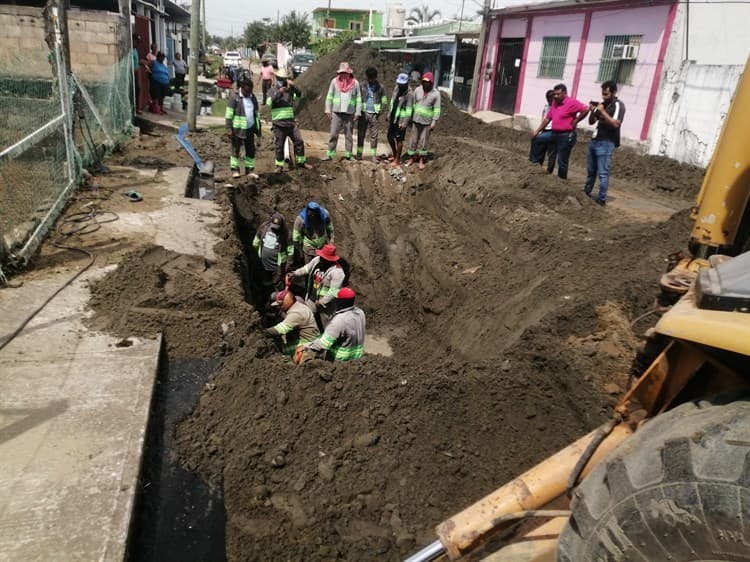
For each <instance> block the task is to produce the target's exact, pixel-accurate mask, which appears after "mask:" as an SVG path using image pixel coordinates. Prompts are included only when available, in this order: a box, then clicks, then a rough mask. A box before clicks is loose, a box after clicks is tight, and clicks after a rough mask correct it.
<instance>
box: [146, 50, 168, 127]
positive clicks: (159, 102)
mask: <svg viewBox="0 0 750 562" xmlns="http://www.w3.org/2000/svg"><path fill="white" fill-rule="evenodd" d="M164 58H165V57H164V53H161V52H160V53H158V54H157V55H156V59H155V60H153V61H151V108H150V111H151V113H158V114H159V115H166V113H167V112H166V111H164V105H163V104H164V96H166V95H167V90H169V68H167V65H166V64H164Z"/></svg>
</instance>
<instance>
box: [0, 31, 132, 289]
mask: <svg viewBox="0 0 750 562" xmlns="http://www.w3.org/2000/svg"><path fill="white" fill-rule="evenodd" d="M54 24H55V22H54V20H53V21H52V22H51V24H50V31H49V32H48V35H47V45H51V48H48V47H47V46H46V45H44V43H42V45H44V48H43V49H42V50H41V51H38V50H28V51H20V52H17V53H14V54H13V55H12V57H4V58H3V60H2V61H1V62H0V282H2V281H3V278H4V275H3V269H5V270H6V271H7V270H8V269H10V268H15V267H19V266H22V265H23V264H25V263H26V262H27V261H28V259H29V257H30V256H31V255H32V254H33V253H34V252H35V251H36V249H37V248H38V247H39V245H40V244H41V242H42V241H43V239H44V236H45V235H46V234H47V232H48V231H49V229H50V227H51V225H52V224H53V223H54V221H55V220H56V218H57V216H58V215H59V213H60V211H61V210H62V208H63V207H64V205H65V203H66V201H67V199H68V198H69V196H70V194H71V193H72V191H73V189H74V187H75V186H76V185H77V184H78V182H79V180H80V179H81V177H82V171H83V168H84V167H88V166H91V165H93V164H95V163H97V162H99V161H100V159H101V158H102V157H103V156H104V153H105V152H106V151H107V150H111V149H112V148H113V147H114V146H115V145H116V144H117V143H118V142H120V141H121V140H122V139H123V138H124V137H125V136H126V135H128V134H129V132H130V128H131V119H132V103H131V97H130V90H131V88H132V76H133V74H132V66H131V65H132V63H131V60H130V57H129V56H126V57H124V58H123V59H122V60H120V61H119V62H116V63H115V64H113V65H111V68H103V69H101V70H103V71H102V72H97V74H96V78H95V79H87V78H86V77H79V76H76V75H74V74H72V73H71V72H69V70H68V69H67V68H66V66H65V62H64V61H65V56H64V52H63V42H62V41H61V34H60V33H59V29H55V28H54V27H52V26H53V25H54Z"/></svg>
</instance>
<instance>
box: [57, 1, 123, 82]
mask: <svg viewBox="0 0 750 562" xmlns="http://www.w3.org/2000/svg"><path fill="white" fill-rule="evenodd" d="M121 25H122V22H121V20H120V14H117V13H114V12H98V11H91V10H76V9H72V10H70V12H68V28H69V36H70V62H71V65H72V66H73V72H75V73H76V75H78V77H79V78H81V80H83V81H84V82H92V81H100V80H103V81H106V80H107V79H109V78H111V72H112V65H113V64H115V63H116V62H119V60H120V54H119V53H120V32H121V30H120V27H121Z"/></svg>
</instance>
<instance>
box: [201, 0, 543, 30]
mask: <svg viewBox="0 0 750 562" xmlns="http://www.w3.org/2000/svg"><path fill="white" fill-rule="evenodd" d="M204 2H205V3H206V21H207V22H208V24H207V26H206V29H207V30H208V32H209V33H210V34H211V35H220V36H224V37H226V36H228V35H232V34H234V35H235V36H237V35H240V34H241V33H242V30H243V29H244V28H245V24H246V23H248V22H251V21H254V20H260V19H263V18H271V19H272V20H276V17H277V14H278V16H279V17H283V16H284V14H286V13H289V12H291V11H292V10H297V11H298V12H308V13H309V12H312V11H313V10H314V9H315V8H325V7H327V5H328V4H327V0H273V1H271V0H250V1H248V0H204ZM461 2H462V0H404V1H402V2H400V3H401V5H402V6H403V7H404V8H405V9H406V11H407V14H408V12H409V10H410V9H411V8H416V7H418V6H421V5H423V4H427V5H429V6H430V8H432V9H433V10H440V13H441V15H442V16H443V17H444V18H452V17H454V16H455V15H458V14H459V13H460V12H461ZM463 2H464V14H469V15H472V14H474V13H475V12H476V11H477V10H479V9H481V5H482V0H463ZM514 2H515V3H518V0H495V6H496V7H499V6H500V5H503V4H510V3H514ZM393 3H395V2H386V1H385V0H331V7H332V8H359V9H364V10H367V9H370V8H372V9H373V10H378V11H381V12H383V13H385V9H386V4H393ZM524 3H527V4H528V3H530V1H529V0H525V2H524Z"/></svg>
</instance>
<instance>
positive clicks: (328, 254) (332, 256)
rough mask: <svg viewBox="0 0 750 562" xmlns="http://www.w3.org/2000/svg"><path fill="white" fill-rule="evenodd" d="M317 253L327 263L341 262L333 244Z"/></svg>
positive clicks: (327, 245)
mask: <svg viewBox="0 0 750 562" xmlns="http://www.w3.org/2000/svg"><path fill="white" fill-rule="evenodd" d="M315 253H316V254H317V255H319V256H320V257H321V258H323V259H324V260H326V261H339V256H337V255H336V246H334V245H333V244H326V245H325V246H323V247H322V248H321V249H320V250H315Z"/></svg>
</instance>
